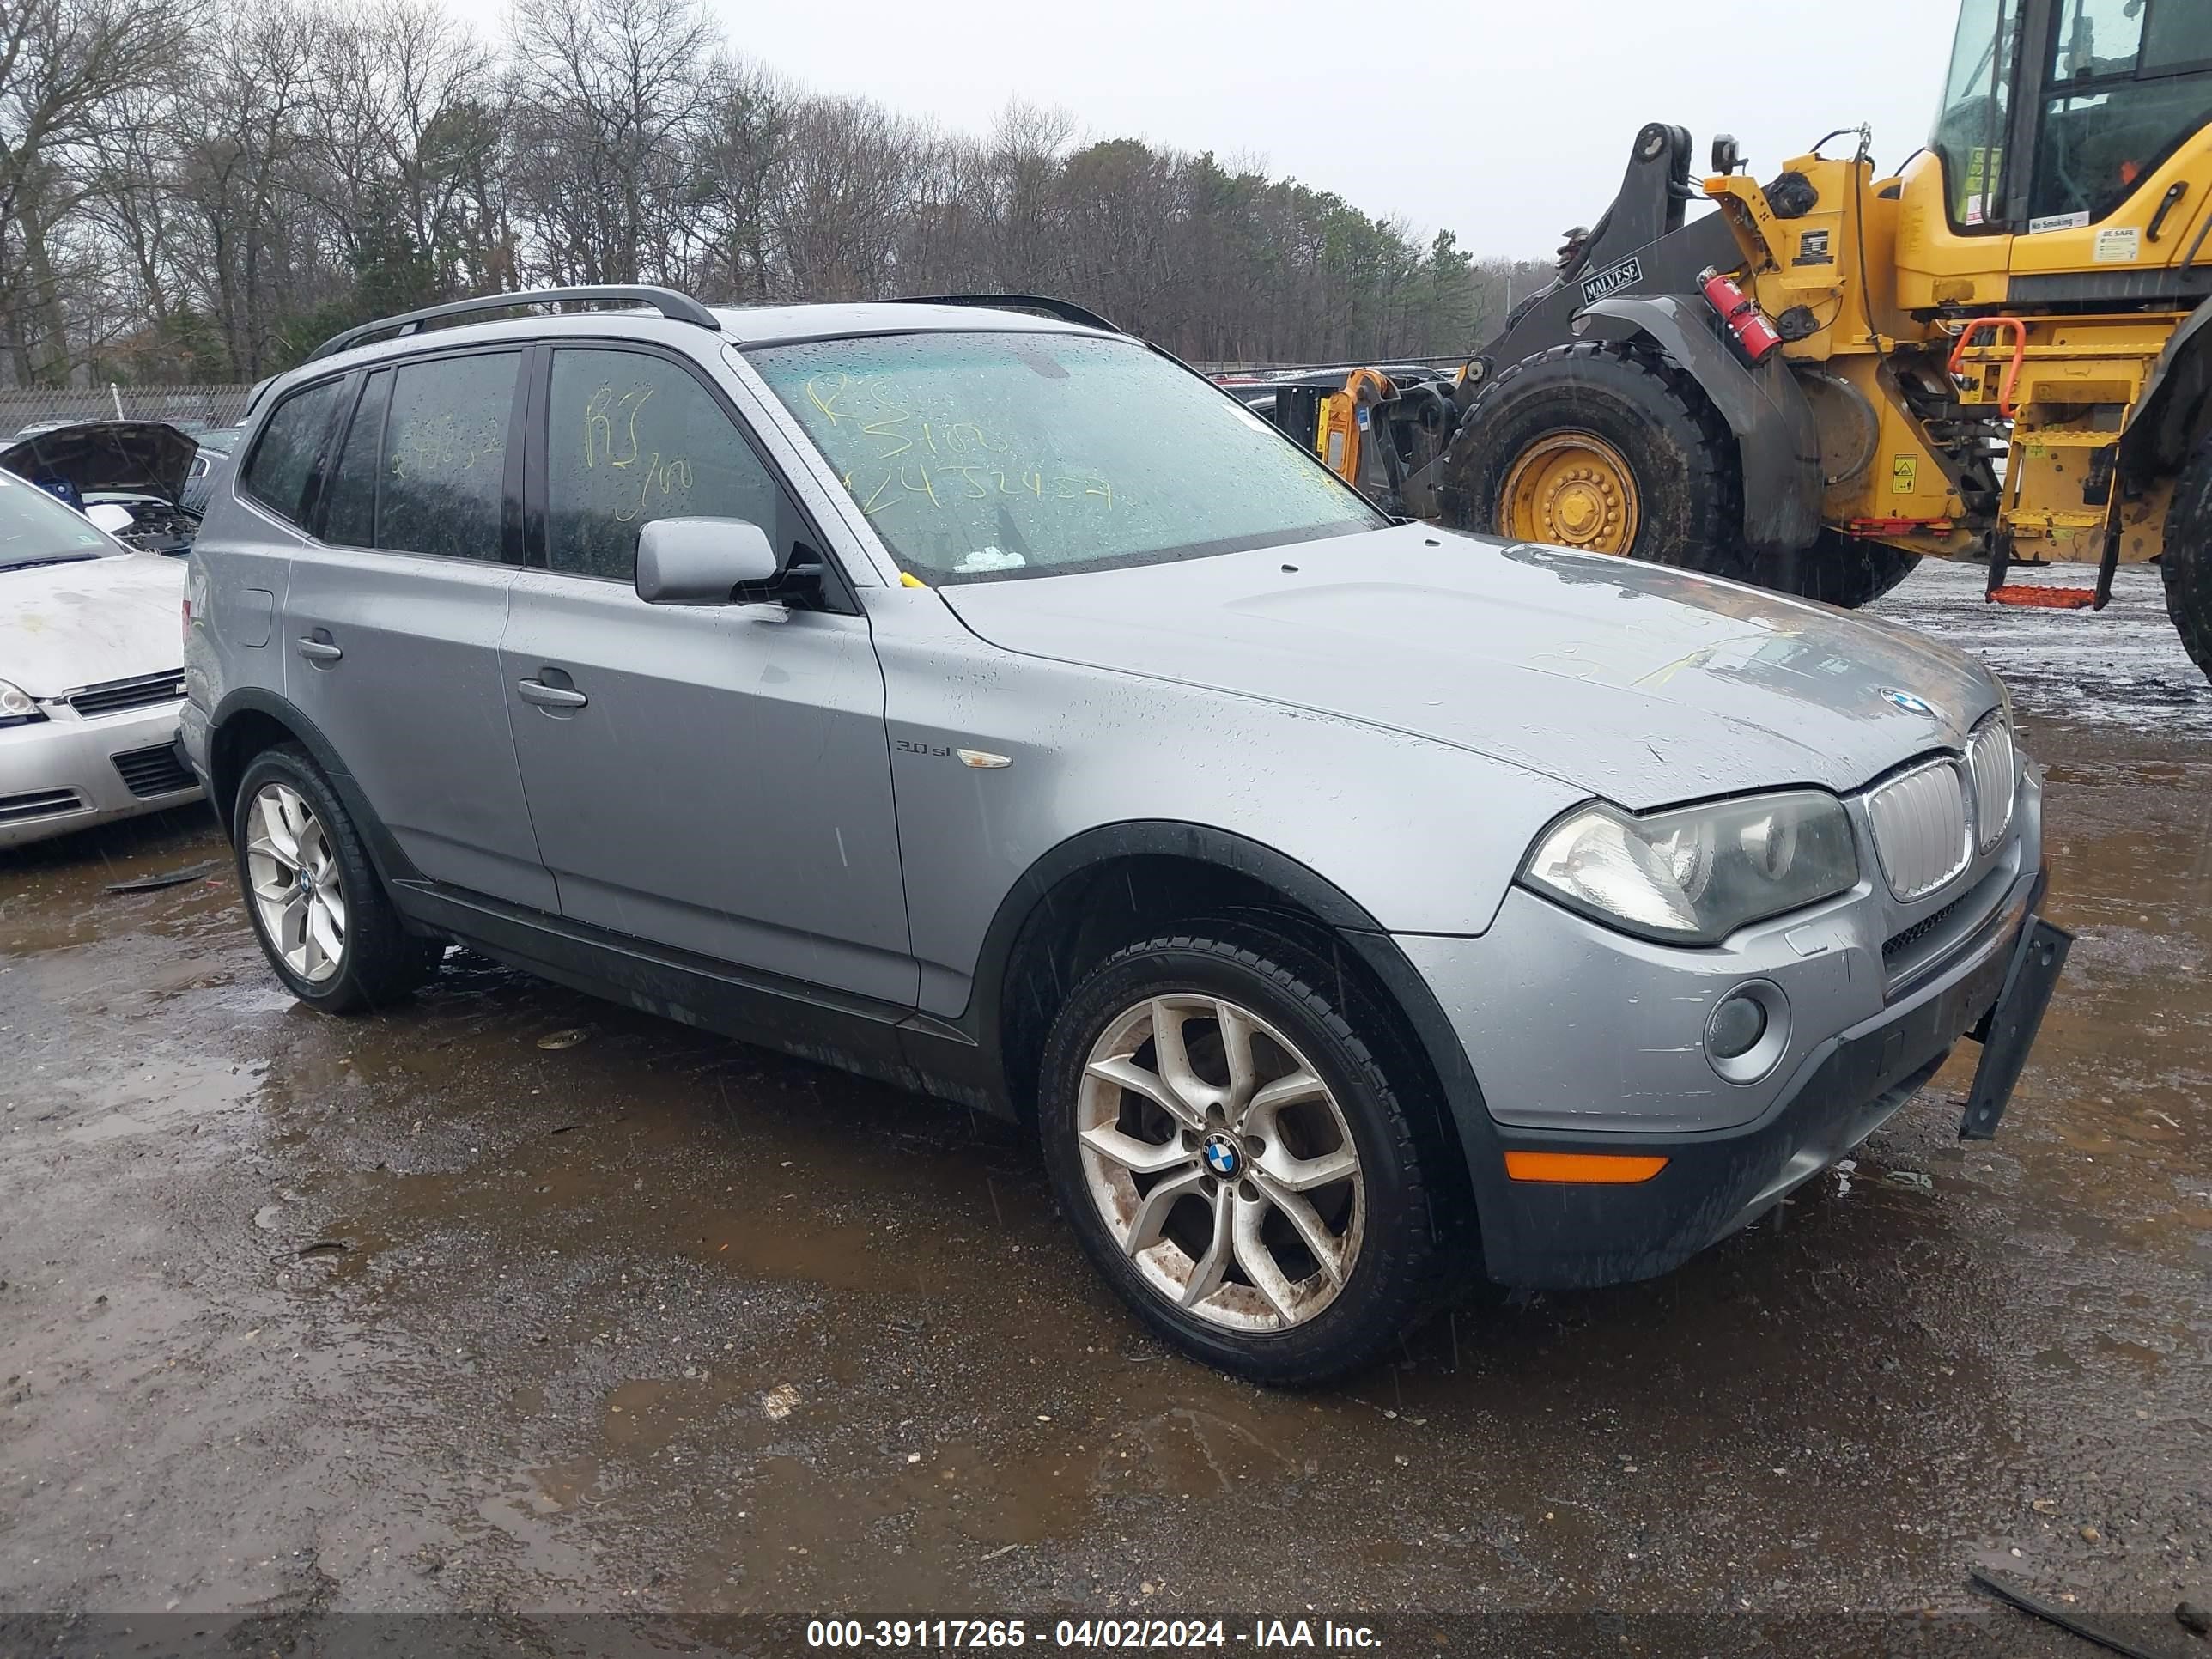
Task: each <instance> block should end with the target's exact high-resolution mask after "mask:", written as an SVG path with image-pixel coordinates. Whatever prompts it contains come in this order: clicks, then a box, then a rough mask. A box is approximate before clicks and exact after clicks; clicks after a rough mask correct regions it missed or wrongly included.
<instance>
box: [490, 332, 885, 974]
mask: <svg viewBox="0 0 2212 1659" xmlns="http://www.w3.org/2000/svg"><path fill="white" fill-rule="evenodd" d="M543 384H544V402H543V404H542V407H543V408H544V411H545V415H544V419H545V427H544V436H543V449H542V453H543V455H544V463H543V465H542V466H541V467H540V468H539V469H538V471H539V473H540V474H541V477H542V482H541V481H540V480H533V483H532V497H531V510H532V518H533V519H542V522H543V524H544V536H543V554H542V565H543V568H532V569H528V570H526V571H525V572H524V573H523V574H521V575H520V576H519V577H517V578H516V580H515V584H514V589H513V602H512V605H511V608H510V611H509V615H508V619H507V632H506V635H505V638H504V640H503V641H502V644H501V660H502V665H503V675H504V678H505V681H506V692H507V699H508V702H507V709H508V714H509V717H510V719H511V720H512V722H513V730H514V740H515V751H516V754H517V756H518V757H520V762H521V766H522V777H523V784H524V787H525V790H526V793H527V794H528V796H529V799H530V813H531V819H532V823H534V824H535V826H536V829H537V835H538V849H539V851H540V853H541V854H542V855H543V856H544V860H545V863H546V866H547V867H548V868H550V870H551V871H552V872H553V876H554V879H555V881H556V883H557V884H558V886H559V889H560V901H561V910H562V914H563V915H567V916H569V917H572V918H574V919H575V920H577V921H584V922H589V923H592V924H594V925H596V926H599V927H606V928H611V929H613V930H614V931H616V932H617V933H626V934H629V935H630V936H632V937H634V938H636V939H647V940H651V941H653V942H654V943H657V944H659V945H671V946H674V947H677V948H678V949H679V950H683V951H693V952H696V953H698V954H700V955H702V956H707V957H713V958H715V959H716V960H718V961H720V962H726V963H735V964H738V965H740V966H742V967H745V968H748V969H755V970H759V971H763V972H765V973H769V974H773V975H781V976H784V977H787V978H790V979H793V980H799V981H807V982H809V983H811V984H813V985H817V986H825V987H835V988H836V989H838V990H841V991H845V992H849V993H852V994H857V995H860V996H866V997H869V998H873V999H876V1000H882V1001H887V1002H894V1003H897V1004H900V1005H902V1006H911V1005H912V1004H913V1002H914V1000H915V989H916V978H917V970H916V969H915V964H914V962H913V959H912V957H911V956H910V955H909V953H908V939H907V925H906V897H905V889H904V886H903V884H902V879H901V877H900V872H899V853H898V836H897V829H896V823H895V820H894V818H893V815H892V808H891V780H890V754H889V749H888V744H887V742H886V736H885V731H884V678H883V671H882V669H881V668H880V667H879V666H878V664H877V661H876V655H875V650H874V647H872V645H871V643H870V641H869V638H868V627H867V622H866V618H865V617H861V616H860V615H858V614H846V613H845V612H844V611H842V610H841V609H839V608H836V606H835V605H830V604H825V605H818V606H814V605H793V607H792V608H791V610H790V611H789V614H788V620H787V621H782V622H775V621H769V620H765V619H764V615H763V612H762V611H759V610H758V609H749V608H747V607H745V606H743V605H707V606H685V605H647V604H646V603H645V601H643V600H642V599H639V598H638V597H637V592H636V589H635V586H633V580H634V577H635V562H636V556H637V537H638V531H639V528H640V527H641V526H642V525H644V524H645V523H646V522H647V521H648V520H653V519H658V518H671V517H687V518H689V517H708V518H732V519H744V520H749V521H750V522H752V523H755V524H757V525H759V526H761V527H762V528H763V529H764V530H765V531H767V532H768V534H769V538H770V540H771V541H772V542H774V543H775V545H776V547H777V549H778V550H779V552H781V553H782V554H784V555H785V556H788V555H789V553H790V550H791V549H792V548H793V546H794V545H795V544H798V543H799V542H800V541H801V540H802V539H808V540H811V532H809V531H807V530H806V528H805V524H804V521H803V520H802V519H801V517H800V515H799V512H798V509H797V508H796V507H794V506H793V503H792V502H791V501H790V499H789V497H788V496H787V495H786V493H785V492H784V490H783V489H782V488H781V485H780V484H779V483H777V482H776V480H775V477H774V476H773V475H772V474H771V472H770V471H769V468H768V467H767V465H765V464H764V463H763V461H762V460H761V459H760V458H759V456H758V455H757V453H756V452H755V450H754V448H753V447H752V445H751V443H750V441H749V440H748V439H747V437H746V435H745V434H744V430H743V428H742V427H741V425H740V423H739V422H738V420H737V418H736V416H735V415H734V412H733V411H732V410H730V409H729V408H728V407H726V404H725V403H724V401H723V400H722V399H721V398H720V396H719V395H718V394H717V393H716V392H714V391H713V390H712V389H711V388H710V387H709V386H708V384H707V383H706V382H705V381H704V380H702V378H701V377H699V376H698V375H697V374H695V373H694V372H693V370H692V369H691V368H690V367H688V366H687V365H686V364H684V362H680V361H678V359H676V358H674V357H672V356H659V355H656V354H653V353H650V352H646V351H640V350H624V349H614V348H611V347H610V348H599V347H592V348H580V347H572V348H562V349H554V350H553V351H552V354H551V362H550V368H549V369H548V370H547V371H546V372H545V378H544V382H543Z"/></svg>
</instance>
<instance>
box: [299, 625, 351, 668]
mask: <svg viewBox="0 0 2212 1659" xmlns="http://www.w3.org/2000/svg"><path fill="white" fill-rule="evenodd" d="M294 649H295V650H296V651H298V652H299V653H300V654H301V656H303V657H305V658H306V659H307V660H308V661H309V662H316V663H333V662H336V661H337V660H338V659H340V658H342V657H343V656H344V655H345V653H344V652H343V651H341V650H339V649H338V648H337V646H336V645H334V644H332V643H331V638H330V635H328V634H326V633H325V632H323V630H322V629H316V630H315V632H314V633H313V634H310V635H307V636H306V637H304V638H302V639H300V640H298V641H295V643H294Z"/></svg>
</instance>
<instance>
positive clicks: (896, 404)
mask: <svg viewBox="0 0 2212 1659" xmlns="http://www.w3.org/2000/svg"><path fill="white" fill-rule="evenodd" d="M806 400H807V403H808V404H809V405H811V408H812V410H814V412H815V413H816V414H817V416H819V417H820V419H821V421H822V422H826V426H823V427H822V428H820V429H818V430H817V437H818V438H819V439H820V440H821V441H822V443H823V447H824V448H825V449H828V450H829V452H830V453H831V454H832V455H834V456H835V457H836V459H838V460H839V461H841V462H842V463H843V464H844V472H843V475H842V482H843V483H844V486H845V488H846V489H847V490H848V492H850V493H851V495H852V497H853V499H854V501H858V502H859V503H860V510H861V512H863V513H866V514H867V515H868V516H870V517H871V518H873V517H878V516H880V515H881V514H883V513H888V512H890V510H891V509H892V508H894V507H899V506H902V505H904V504H907V503H909V502H915V498H917V497H919V498H920V500H921V501H927V503H928V504H929V505H930V506H931V507H935V508H937V509H938V510H939V511H940V512H941V511H944V510H945V507H947V505H948V504H951V505H956V506H957V504H958V503H959V502H962V501H989V500H993V499H994V498H997V497H1000V496H1021V495H1028V496H1030V497H1032V498H1034V499H1035V500H1036V501H1073V502H1085V501H1088V502H1096V503H1097V505H1099V506H1100V507H1103V508H1106V509H1109V510H1110V509H1111V508H1112V507H1113V505H1114V486H1113V484H1112V483H1111V482H1110V481H1109V479H1107V478H1106V477H1104V476H1103V474H1101V473H1099V472H1097V471H1095V470H1091V469H1087V468H1083V467H1079V466H1069V465H1047V464H1044V463H1042V462H1038V463H1034V464H1031V465H1016V464H1012V463H1013V456H1014V446H1013V444H1012V442H1011V441H1009V440H1008V439H1007V438H1006V437H1005V436H1004V435H1001V434H1000V433H999V432H997V431H994V429H992V428H988V427H987V426H985V425H984V424H983V423H982V422H980V421H976V420H974V419H972V418H969V417H968V416H965V415H963V414H960V413H958V412H957V411H955V412H948V411H945V410H938V411H935V412H933V413H932V414H930V415H928V416H924V415H923V414H922V413H921V411H920V410H916V409H915V408H913V407H912V406H910V405H909V404H907V403H906V402H904V401H903V400H902V389H901V388H896V387H893V386H890V385H887V384H886V383H885V381H884V380H880V379H877V378H873V377H871V378H868V379H865V380H854V379H852V378H851V377H850V376H848V375H845V374H820V375H817V376H815V377H814V378H813V379H812V380H809V381H807V383H806ZM915 504H917V505H918V504H919V503H918V502H915Z"/></svg>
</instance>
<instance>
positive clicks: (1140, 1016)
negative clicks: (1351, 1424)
mask: <svg viewBox="0 0 2212 1659" xmlns="http://www.w3.org/2000/svg"><path fill="white" fill-rule="evenodd" d="M1341 983H1342V981H1341V980H1340V976H1338V975H1334V974H1332V973H1330V972H1329V971H1328V967H1327V964H1326V963H1323V962H1322V961H1321V960H1320V959H1319V958H1318V957H1313V956H1312V955H1311V953H1310V952H1309V951H1306V950H1304V948H1303V947H1302V946H1300V945H1297V944H1295V943H1294V942H1292V941H1291V940H1289V939H1285V938H1283V937H1281V936H1279V935H1274V934H1272V933H1267V932H1265V931H1257V930H1255V931H1254V932H1252V933H1249V935H1245V934H1243V933H1240V932H1239V931H1238V930H1237V929H1236V928H1235V927H1234V926H1233V924H1228V923H1224V924H1219V925H1217V924H1204V925H1203V927H1202V931H1201V932H1199V933H1189V934H1179V935H1173V936H1164V937H1161V938H1157V939H1147V940H1145V941H1143V942H1142V943H1139V944H1136V945H1129V946H1127V948H1126V949H1124V950H1121V951H1117V952H1116V953H1115V955H1113V956H1112V957H1109V958H1108V959H1107V960H1106V961H1105V962H1104V963H1101V964H1100V965H1099V966H1098V967H1097V968H1096V969H1093V970H1092V971H1091V973H1089V974H1088V975H1085V977H1084V979H1083V980H1082V981H1080V982H1079V984H1078V985H1077V986H1076V987H1075V988H1074V990H1073V992H1071V993H1070V994H1069V996H1068V999H1067V1001H1066V1004H1065V1005H1064V1006H1062V1007H1061V1009H1060V1012H1059V1013H1058V1015H1057V1016H1056V1017H1055V1018H1054V1022H1053V1026H1052V1030H1051V1034H1050V1036H1049V1037H1048V1041H1047V1043H1046V1047H1045V1054H1044V1060H1043V1065H1042V1073H1041V1077H1040V1088H1039V1096H1038V1114H1037V1115H1038V1129H1039V1133H1040V1138H1041V1139H1042V1143H1043V1151H1044V1158H1045V1164H1046V1168H1047V1170H1048V1173H1049V1174H1050V1176H1051V1179H1052V1183H1053V1189H1054V1194H1055V1196H1056V1197H1057V1198H1058V1200H1059V1203H1060V1209H1061V1211H1062V1212H1063V1213H1064V1214H1066V1217H1067V1218H1068V1220H1069V1222H1070V1224H1071V1225H1073V1227H1074V1229H1075V1233H1076V1237H1077V1238H1078V1239H1079V1242H1080V1243H1082V1245H1083V1248H1084V1250H1085V1254H1087V1255H1089V1256H1090V1257H1091V1261H1092V1262H1093V1263H1094V1264H1095V1265H1096V1266H1097V1268H1098V1271H1099V1272H1100V1273H1102V1274H1103V1275H1104V1276H1105V1278H1106V1279H1107V1281H1108V1282H1109V1284H1111V1285H1113V1287H1114V1289H1115V1291H1116V1292H1118V1293H1119V1294H1120V1296H1121V1298H1122V1299H1123V1300H1124V1301H1125V1302H1127V1304H1129V1307H1130V1308H1131V1310H1133V1312H1135V1314H1136V1315H1137V1316H1138V1317H1139V1318H1140V1319H1141V1320H1143V1321H1144V1322H1145V1323H1146V1324H1147V1325H1148V1326H1150V1327H1151V1328H1152V1329H1153V1330H1154V1331H1156V1332H1157V1333H1158V1334H1160V1335H1161V1336H1162V1337H1164V1339H1166V1340H1167V1341H1168V1342H1170V1344H1172V1345H1173V1346H1176V1348H1179V1349H1180V1350H1182V1352H1185V1353H1187V1354H1188V1355H1190V1356H1191V1357H1192V1358H1196V1359H1200V1360H1202V1361H1204V1362H1205V1363H1206V1364H1210V1365H1213V1366H1215V1367H1218V1369H1220V1370H1225V1371H1228V1372H1230V1373H1231V1374H1232V1375H1234V1376H1241V1377H1244V1378H1247V1379H1249V1380H1250V1381H1252V1382H1255V1383H1265V1384H1271V1385H1273V1386H1278V1387H1306V1386H1311V1385H1314V1384H1317V1383H1327V1382H1330V1381H1333V1380H1334V1379H1336V1378H1338V1377H1340V1376H1345V1375H1346V1374H1347V1373H1349V1372H1352V1371H1354V1370H1359V1369H1361V1368H1362V1367H1364V1366H1365V1365H1367V1364H1370V1363H1372V1362H1373V1361H1374V1360H1375V1359H1376V1358H1377V1357H1378V1356H1379V1355H1380V1354H1381V1353H1383V1352H1384V1351H1386V1350H1387V1349H1388V1348H1389V1346H1391V1345H1393V1344H1394V1343H1395V1342H1396V1341H1397V1340H1398V1339H1399V1337H1400V1336H1401V1334H1403V1333H1404V1332H1405V1331H1406V1330H1407V1328H1409V1327H1410V1326H1411V1325H1412V1324H1413V1322H1414V1321H1415V1320H1416V1319H1417V1318H1418V1317H1419V1316H1420V1315H1421V1314H1423V1313H1424V1312H1425V1311H1426V1310H1428V1308H1429V1307H1430V1306H1431V1304H1432V1302H1433V1301H1434V1300H1435V1298H1436V1297H1437V1292H1438V1291H1439V1290H1440V1289H1441V1288H1443V1285H1441V1283H1440V1280H1441V1278H1442V1269H1443V1259H1442V1258H1443V1256H1444V1255H1447V1254H1448V1253H1447V1252H1445V1251H1443V1250H1440V1249H1439V1248H1438V1247H1439V1242H1440V1235H1441V1234H1443V1233H1444V1232H1445V1230H1443V1229H1440V1228H1439V1227H1438V1226H1437V1225H1436V1220H1435V1218H1434V1217H1433V1216H1432V1214H1431V1178H1430V1175H1429V1172H1428V1171H1426V1170H1425V1168H1424V1164H1423V1159H1422V1157H1421V1153H1420V1150H1419V1146H1417V1142H1416V1138H1415V1134H1414V1130H1413V1123H1412V1121H1411V1120H1410V1119H1409V1116H1408V1114H1407V1110H1406V1109H1405V1107H1404V1106H1403V1105H1401V1097H1400V1095H1399V1094H1398V1092H1397V1091H1395V1090H1394V1089H1393V1087H1392V1085H1391V1082H1390V1079H1389V1078H1388V1077H1386V1076H1385V1075H1384V1074H1383V1066H1382V1065H1381V1063H1380V1062H1379V1061H1378V1060H1377V1059H1376V1051H1377V1050H1378V1049H1379V1050H1381V1051H1383V1052H1386V1053H1387V1052H1390V1051H1391V1050H1392V1048H1393V1046H1394V1045H1393V1044H1392V1043H1391V1042H1389V1041H1388V1040H1387V1037H1386V1036H1385V1034H1384V1033H1383V1032H1382V1031H1380V1030H1377V1031H1376V1033H1375V1034H1374V1035H1375V1036H1376V1039H1377V1040H1376V1042H1375V1044H1374V1046H1373V1047H1372V1048H1370V1044H1369V1043H1368V1042H1366V1041H1364V1040H1363V1038H1362V1036H1361V1035H1360V1032H1359V1030H1358V1029H1356V1027H1355V1024H1354V1023H1353V1022H1354V1021H1355V1020H1357V1021H1358V1022H1359V1023H1360V1024H1367V1023H1370V1022H1371V1021H1373V1020H1376V1019H1377V1018H1379V1015H1378V1014H1377V1013H1376V1012H1375V1011H1371V1010H1367V1009H1364V1008H1355V1009H1352V1010H1340V1009H1339V1008H1338V1007H1337V1006H1335V1004H1334V1003H1333V1002H1332V1001H1331V1000H1329V999H1328V997H1327V996H1325V995H1324V994H1322V991H1321V990H1319V989H1317V988H1316V987H1318V986H1321V985H1327V984H1336V985H1339V986H1341ZM1340 994H1344V993H1342V992H1340ZM1353 1000H1354V1001H1355V1002H1357V1001H1358V998H1357V997H1354V999H1353ZM1347 1014H1350V1015H1351V1018H1347ZM1163 1025H1164V1026H1165V1027H1166V1029H1167V1030H1170V1033H1171V1034H1172V1035H1171V1036H1170V1043H1171V1044H1172V1045H1173V1046H1172V1047H1171V1048H1170V1049H1168V1050H1167V1051H1166V1054H1165V1057H1163V1054H1164V1051H1163V1048H1162V1040H1161V1038H1160V1036H1159V1033H1160V1031H1161V1030H1162V1028H1163ZM1232 1029H1233V1030H1238V1031H1240V1032H1241V1035H1240V1036H1238V1037H1237V1040H1236V1042H1235V1043H1233V1044H1232V1043H1231V1042H1230V1041H1229V1038H1228V1033H1229V1032H1230V1031H1231V1030H1232ZM1232 1052H1235V1053H1241V1054H1243V1055H1245V1056H1247V1057H1248V1060H1247V1062H1246V1063H1245V1065H1244V1066H1243V1072H1242V1076H1243V1084H1242V1085H1241V1087H1240V1085H1238V1082H1237V1079H1238V1076H1239V1068H1238V1066H1237V1065H1236V1064H1235V1063H1232V1061H1231V1058H1230V1056H1231V1054H1232ZM1177 1053H1181V1054H1184V1055H1186V1056H1187V1058H1186V1060H1184V1061H1183V1063H1182V1064H1181V1065H1180V1066H1178V1064H1177V1063H1176V1054H1177ZM1102 1067H1110V1068H1112V1069H1113V1072H1114V1075H1113V1076H1111V1077H1109V1076H1105V1075H1103V1074H1102V1069H1101V1068H1102ZM1176 1076H1181V1077H1182V1078H1183V1079H1184V1081H1183V1083H1182V1086H1181V1087H1180V1088H1177V1087H1176V1086H1175V1085H1173V1084H1171V1083H1167V1082H1165V1080H1166V1079H1170V1078H1173V1077H1176ZM1123 1077H1127V1078H1130V1079H1133V1081H1132V1082H1130V1083H1124V1082H1121V1081H1120V1080H1118V1079H1121V1078H1123ZM1271 1083H1273V1084H1274V1085H1278V1086H1276V1088H1275V1089H1274V1091H1273V1093H1272V1094H1271V1093H1270V1090H1269V1087H1268V1085H1270V1084H1271ZM1308 1083H1311V1084H1312V1085H1313V1086H1312V1087H1310V1088H1309V1087H1307V1086H1306V1085H1307V1084H1308ZM1409 1084H1410V1085H1411V1086H1413V1087H1416V1088H1418V1086H1419V1080H1418V1079H1409ZM1270 1101H1278V1102H1280V1103H1279V1105H1275V1106H1273V1107H1272V1108H1270V1106H1269V1102H1270ZM1102 1147H1104V1148H1108V1149H1110V1150H1109V1151H1108V1152H1101V1150H1100V1149H1101V1148H1102ZM1156 1195H1157V1196H1156ZM1302 1204H1303V1205H1304V1206H1305V1207H1304V1211H1303V1212H1301V1210H1300V1208H1299V1206H1300V1205H1302Z"/></svg>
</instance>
